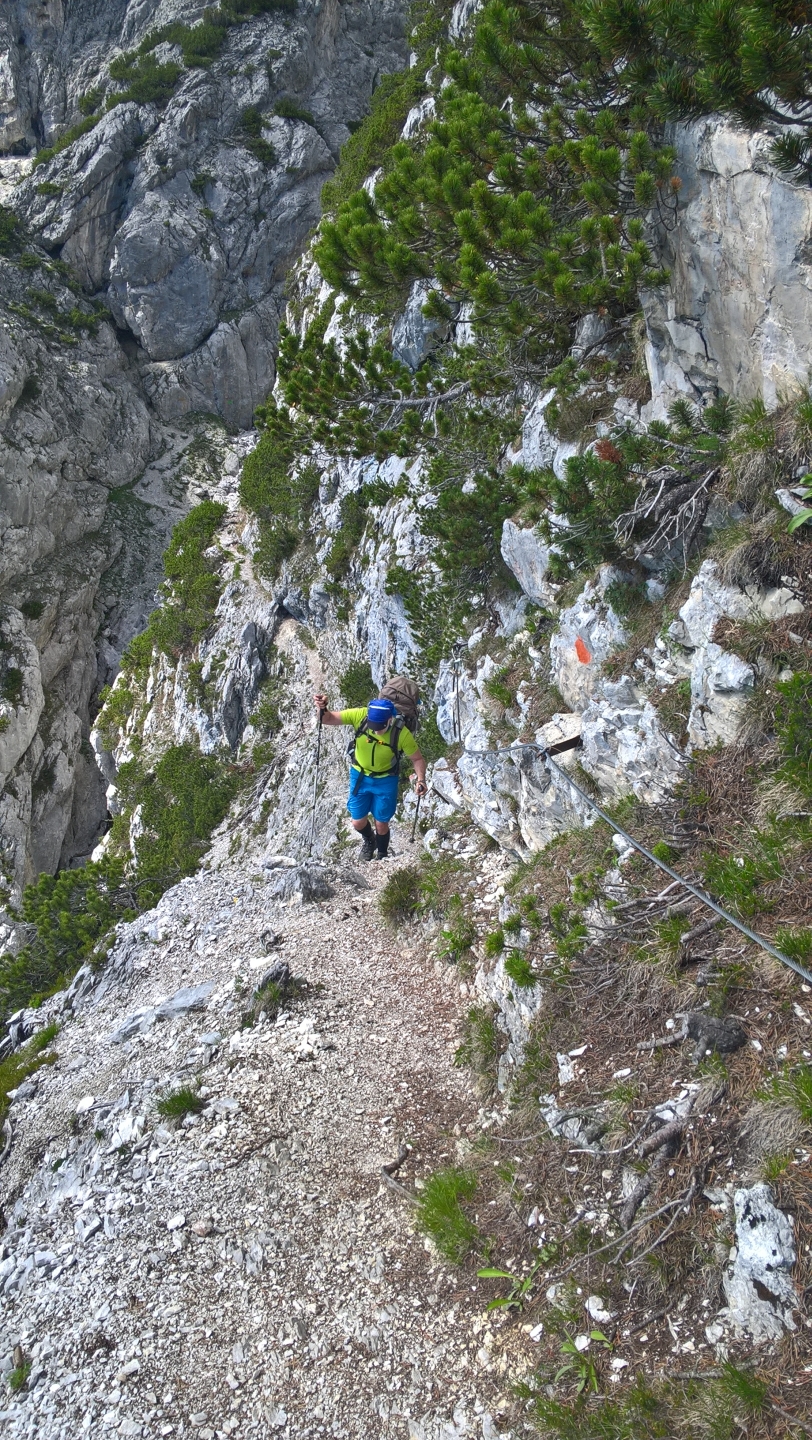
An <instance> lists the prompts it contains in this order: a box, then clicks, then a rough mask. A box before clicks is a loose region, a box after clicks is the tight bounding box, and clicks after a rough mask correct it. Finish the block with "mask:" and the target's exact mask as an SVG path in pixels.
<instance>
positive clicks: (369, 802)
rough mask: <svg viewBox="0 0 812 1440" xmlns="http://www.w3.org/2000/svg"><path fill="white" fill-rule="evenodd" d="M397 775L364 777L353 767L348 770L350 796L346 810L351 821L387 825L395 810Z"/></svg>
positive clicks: (396, 802)
mask: <svg viewBox="0 0 812 1440" xmlns="http://www.w3.org/2000/svg"><path fill="white" fill-rule="evenodd" d="M397 804H398V777H397V775H364V773H363V771H361V770H356V768H355V766H354V765H353V766H352V768H351V769H350V794H349V798H348V800H347V809H348V810H349V812H350V814H351V816H352V818H353V820H366V818H367V816H368V815H372V818H373V819H374V820H380V821H381V822H382V823H388V822H389V821H390V820H391V819H392V816H393V815H394V813H395V810H396V809H397Z"/></svg>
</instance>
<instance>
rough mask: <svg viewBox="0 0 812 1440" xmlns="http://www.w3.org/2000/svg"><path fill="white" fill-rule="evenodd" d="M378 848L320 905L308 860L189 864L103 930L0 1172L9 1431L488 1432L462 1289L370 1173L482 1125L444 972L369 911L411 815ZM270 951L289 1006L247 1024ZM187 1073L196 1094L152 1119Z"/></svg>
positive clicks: (485, 1364)
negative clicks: (181, 876)
mask: <svg viewBox="0 0 812 1440" xmlns="http://www.w3.org/2000/svg"><path fill="white" fill-rule="evenodd" d="M393 848H394V849H395V851H396V852H397V854H396V857H395V858H394V859H393V861H391V862H390V863H388V864H386V865H383V864H380V865H377V864H376V865H371V866H368V867H366V868H365V869H364V870H363V873H361V872H360V871H359V870H356V869H354V868H353V867H352V866H351V865H345V866H343V867H341V868H340V869H337V870H334V871H333V872H328V873H330V874H331V879H330V885H329V889H330V891H331V893H330V894H329V896H328V897H325V898H322V899H320V900H316V899H313V898H311V899H310V900H303V894H302V891H303V889H304V892H305V894H309V895H310V896H313V895H318V894H321V893H323V890H324V889H326V888H327V887H326V886H325V885H324V879H323V876H324V873H325V872H324V871H323V870H322V869H321V867H318V868H315V869H314V870H312V871H310V872H308V871H306V870H303V869H291V868H284V866H280V867H278V868H271V869H266V870H264V871H259V872H258V873H257V874H256V875H253V874H246V873H245V868H244V866H242V867H229V866H227V865H226V866H224V867H223V868H222V869H220V870H219V871H214V870H210V871H203V872H201V873H199V874H198V875H196V876H195V877H194V878H192V879H189V880H187V881H185V882H183V883H182V884H181V885H179V886H177V887H176V888H175V889H174V890H172V891H169V892H167V894H166V895H165V896H164V897H163V899H162V901H161V902H160V904H159V906H158V907H157V909H156V910H154V911H152V912H150V914H149V915H147V916H142V917H141V918H139V919H138V920H136V921H134V922H133V923H132V924H130V925H127V926H122V927H120V928H119V936H118V940H117V944H116V948H115V950H114V951H113V953H112V955H111V957H110V959H109V960H108V963H107V966H106V968H105V970H104V971H103V972H102V976H101V977H98V978H99V981H100V983H97V984H96V985H95V987H93V988H91V989H90V991H89V993H85V994H83V991H86V990H87V989H88V985H89V983H90V982H89V979H88V975H87V972H86V971H83V972H80V976H79V977H78V979H77V981H76V982H75V983H74V985H73V986H72V987H71V991H70V992H68V995H69V997H73V1004H74V1008H75V1011H76V1012H77V1013H75V1014H71V1011H70V1004H71V999H70V998H69V1000H68V1002H67V1004H66V1006H65V1010H64V1013H63V1014H62V1015H61V1016H60V1017H59V1018H60V1023H61V1029H60V1031H59V1034H58V1036H57V1038H56V1041H55V1048H56V1051H57V1054H58V1059H57V1060H56V1062H55V1064H53V1065H52V1066H45V1067H43V1068H42V1069H41V1070H40V1071H39V1072H38V1073H37V1075H36V1076H35V1077H34V1078H33V1079H32V1080H30V1081H28V1082H26V1083H25V1084H24V1085H23V1086H22V1087H21V1088H20V1090H19V1092H18V1094H17V1097H16V1101H15V1103H14V1105H13V1109H12V1116H13V1126H14V1143H13V1147H12V1150H11V1152H10V1155H9V1158H8V1160H7V1162H6V1164H5V1166H4V1168H3V1172H2V1176H1V1177H0V1178H2V1184H3V1200H2V1204H3V1208H4V1210H5V1211H6V1215H7V1218H8V1220H9V1221H10V1224H9V1228H8V1230H7V1231H6V1233H5V1236H4V1241H3V1250H2V1257H3V1258H2V1262H0V1285H2V1287H3V1289H4V1295H3V1318H2V1329H0V1356H2V1365H3V1369H4V1371H5V1372H6V1373H8V1372H9V1371H11V1369H12V1367H13V1366H14V1365H15V1363H19V1362H20V1359H21V1355H20V1351H21V1352H22V1357H24V1363H30V1366H31V1369H30V1373H29V1376H28V1384H27V1387H26V1388H25V1389H23V1390H22V1391H21V1392H20V1393H19V1395H18V1396H17V1397H16V1398H14V1399H7V1401H6V1408H5V1410H4V1412H3V1414H2V1417H0V1418H2V1424H3V1429H4V1433H5V1434H7V1435H9V1436H14V1437H17V1436H20V1437H21V1436H35V1435H36V1436H37V1437H40V1440H46V1437H48V1440H51V1437H53V1440H57V1437H66V1440H67V1437H71V1440H72V1437H75V1436H79V1435H82V1436H85V1435H86V1436H97V1435H103V1434H108V1433H110V1434H118V1435H122V1436H133V1437H135V1436H142V1437H153V1436H155V1437H157V1436H181V1435H192V1434H193V1435H198V1436H200V1437H201V1440H213V1437H214V1436H218V1437H221V1436H227V1435H236V1434H239V1435H249V1434H257V1435H269V1434H273V1435H276V1434H278V1435H280V1436H290V1437H294V1436H295V1437H304V1436H316V1435H335V1436H348V1437H350V1436H351V1437H361V1436H373V1435H375V1436H381V1437H384V1436H386V1437H389V1436H391V1437H396V1436H397V1437H406V1436H409V1437H414V1440H424V1437H426V1440H428V1437H435V1436H437V1437H438V1440H439V1437H440V1436H443V1437H445V1436H448V1437H451V1436H454V1437H456V1436H469V1435H470V1436H474V1435H476V1436H480V1435H482V1436H484V1437H487V1436H489V1435H492V1434H496V1433H497V1432H496V1430H495V1428H494V1420H493V1415H494V1414H495V1413H496V1411H497V1408H498V1400H497V1399H496V1398H495V1397H496V1395H497V1391H498V1387H499V1381H500V1378H501V1376H500V1371H501V1372H502V1373H504V1369H505V1368H506V1362H502V1363H501V1365H500V1364H499V1363H498V1362H497V1361H495V1360H492V1357H491V1352H490V1345H491V1344H492V1342H493V1334H492V1332H491V1330H490V1328H489V1326H488V1324H487V1321H486V1319H484V1318H483V1317H482V1315H481V1307H482V1299H481V1296H480V1299H479V1301H478V1302H477V1301H476V1298H475V1295H474V1292H473V1291H471V1290H470V1289H469V1290H466V1288H465V1283H466V1282H465V1280H464V1279H462V1278H461V1277H460V1275H459V1274H456V1275H455V1274H453V1273H452V1272H451V1271H450V1269H449V1268H448V1267H446V1266H445V1265H442V1264H438V1263H437V1261H436V1258H435V1257H434V1256H433V1254H432V1253H427V1251H426V1249H425V1248H424V1244H425V1245H427V1244H428V1242H424V1241H423V1240H422V1238H421V1237H420V1236H419V1235H418V1234H416V1233H415V1231H414V1228H413V1225H412V1215H411V1206H410V1204H409V1201H408V1199H406V1198H404V1197H403V1196H402V1195H400V1194H396V1193H394V1192H393V1190H391V1189H390V1188H389V1187H388V1186H387V1185H386V1184H384V1183H383V1177H382V1171H381V1166H382V1165H383V1164H384V1163H388V1162H391V1161H392V1160H394V1159H395V1157H396V1156H397V1155H398V1152H399V1147H400V1146H401V1144H402V1143H406V1144H408V1145H410V1146H411V1147H413V1148H412V1149H411V1151H410V1154H409V1159H408V1161H407V1162H406V1163H405V1164H404V1166H403V1168H402V1170H401V1171H400V1179H401V1180H402V1181H403V1183H404V1185H405V1186H406V1187H407V1188H408V1189H409V1190H413V1187H414V1186H415V1184H417V1186H418V1187H419V1186H420V1184H421V1175H423V1174H425V1173H427V1172H429V1171H431V1170H432V1169H433V1168H437V1166H438V1164H441V1163H446V1164H448V1163H453V1161H454V1159H455V1158H456V1155H457V1145H458V1140H459V1137H461V1136H462V1137H464V1136H466V1135H473V1134H474V1133H475V1121H476V1106H475V1104H474V1101H473V1098H472V1095H471V1092H470V1088H469V1085H468V1082H467V1080H466V1079H465V1077H464V1073H463V1072H461V1071H460V1070H459V1069H458V1068H455V1067H454V1065H453V1054H454V1049H455V1045H456V1043H457V1041H456V1038H455V1037H456V1034H457V1019H458V1015H457V1010H458V1006H459V1004H460V994H459V983H458V982H457V983H453V982H450V981H446V980H444V979H443V978H442V977H441V975H439V974H438V973H436V970H432V969H431V968H430V966H428V965H427V964H426V963H425V962H424V961H423V960H422V959H420V958H419V956H418V953H417V951H415V950H413V949H405V948H402V946H401V944H399V942H398V937H397V935H396V934H395V933H393V931H391V930H389V929H387V928H386V927H385V926H384V925H383V923H382V921H381V919H380V916H379V913H378V908H377V904H376V900H377V892H378V890H379V889H380V887H381V885H382V884H383V883H384V882H385V879H386V878H387V876H388V875H389V874H391V872H392V867H393V866H397V865H399V864H402V863H404V861H408V860H409V858H410V850H409V846H408V842H407V840H406V832H405V830H404V827H401V829H400V832H399V833H398V831H397V829H396V830H395V834H394V847H393ZM192 916H193V917H194V918H191V917H192ZM275 937H279V938H278V939H276V938H275ZM411 943H412V944H414V940H412V941H411ZM285 965H286V966H289V968H290V971H291V974H292V976H293V977H295V982H294V986H293V988H289V989H288V991H287V992H286V996H287V998H283V1001H282V1005H283V1008H282V1009H281V1010H280V1011H279V1013H278V1015H277V1016H276V1018H275V1019H270V1018H266V1017H265V1015H264V1014H259V1015H258V1016H257V1018H256V1023H254V1024H253V1025H251V1026H247V1027H245V1028H243V1027H242V1019H243V1015H244V1012H245V1009H246V1007H247V1006H249V1005H250V1001H251V997H252V993H253V991H254V989H255V988H256V986H257V984H258V983H259V982H260V981H261V980H262V978H263V975H264V973H265V972H267V971H268V970H269V968H273V967H275V972H274V973H277V974H278V973H279V972H280V968H281V967H282V966H285ZM442 968H443V967H439V966H438V967H437V970H442ZM445 973H449V972H445ZM102 977H103V978H102ZM291 996H292V998H290V997H291ZM63 999H64V997H62V998H60V997H56V999H55V1001H52V1002H48V1006H47V1007H46V1008H47V1009H48V1010H49V1012H50V1011H51V1010H52V1009H55V1010H58V1008H59V1006H60V1005H61V1004H62V1000H63ZM255 1008H256V1007H255ZM26 1013H27V1015H28V1016H29V1017H30V1016H31V1015H32V1013H33V1012H26ZM163 1017H165V1018H163ZM43 1018H44V1017H43ZM198 1086H199V1089H196V1087H198ZM184 1087H185V1088H187V1089H188V1088H191V1089H196V1093H197V1095H198V1096H199V1097H200V1101H199V1102H198V1104H199V1113H189V1114H187V1115H185V1116H184V1117H181V1118H179V1119H177V1120H169V1119H165V1118H163V1117H162V1116H161V1115H160V1114H159V1112H158V1110H157V1103H158V1101H159V1099H160V1098H161V1097H162V1096H166V1095H167V1094H170V1093H176V1092H177V1091H178V1090H180V1089H182V1088H184ZM200 1102H204V1103H203V1105H202V1106H200ZM32 1172H33V1173H32ZM27 1177H31V1178H27ZM468 1284H469V1285H470V1281H469V1282H468ZM16 1347H20V1348H19V1349H16ZM6 1394H7V1396H8V1395H9V1392H8V1391H7V1392H6Z"/></svg>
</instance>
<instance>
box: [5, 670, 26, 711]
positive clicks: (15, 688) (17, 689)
mask: <svg viewBox="0 0 812 1440" xmlns="http://www.w3.org/2000/svg"><path fill="white" fill-rule="evenodd" d="M0 698H2V699H3V700H8V702H9V704H10V705H14V706H17V705H19V704H20V703H21V701H22V698H23V672H22V670H20V668H19V666H17V665H8V666H7V667H6V669H5V672H4V673H3V675H2V677H0Z"/></svg>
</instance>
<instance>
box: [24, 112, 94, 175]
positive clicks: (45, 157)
mask: <svg viewBox="0 0 812 1440" xmlns="http://www.w3.org/2000/svg"><path fill="white" fill-rule="evenodd" d="M100 119H101V116H99V115H88V116H86V117H85V119H84V120H80V121H79V123H78V124H77V125H72V126H71V128H70V130H66V131H65V133H64V135H60V137H59V139H58V140H54V142H53V144H52V145H48V146H46V148H45V149H44V150H38V151H37V153H36V155H35V156H34V163H33V165H32V167H31V168H32V170H36V168H37V166H38V165H47V164H48V161H49V160H53V158H54V156H55V155H59V154H61V152H62V151H63V150H67V148H68V146H69V145H72V144H73V142H74V140H79V139H81V137H82V136H83V135H87V133H88V131H90V130H92V129H93V127H94V126H95V125H98V123H99V120H100Z"/></svg>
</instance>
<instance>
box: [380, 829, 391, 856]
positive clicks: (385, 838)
mask: <svg viewBox="0 0 812 1440" xmlns="http://www.w3.org/2000/svg"><path fill="white" fill-rule="evenodd" d="M388 849H389V831H388V830H387V832H386V834H385V835H381V834H380V833H379V834H378V854H379V855H381V856H383V855H385V854H386V852H387V850H388Z"/></svg>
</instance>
